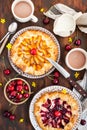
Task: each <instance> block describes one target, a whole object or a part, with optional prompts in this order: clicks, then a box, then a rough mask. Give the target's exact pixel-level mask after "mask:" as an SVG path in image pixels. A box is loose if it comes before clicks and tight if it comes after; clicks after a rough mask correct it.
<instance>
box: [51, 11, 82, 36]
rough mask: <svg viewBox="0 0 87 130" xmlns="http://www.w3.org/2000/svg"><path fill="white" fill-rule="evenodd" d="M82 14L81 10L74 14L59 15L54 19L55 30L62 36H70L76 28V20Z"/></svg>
mask: <svg viewBox="0 0 87 130" xmlns="http://www.w3.org/2000/svg"><path fill="white" fill-rule="evenodd" d="M81 15H82V13H81V12H79V13H76V14H75V15H74V16H72V15H70V14H67V13H64V14H62V15H61V16H59V17H57V18H56V19H55V21H54V27H53V32H54V33H55V34H56V35H59V36H62V37H68V36H70V35H71V34H72V33H74V31H75V28H76V20H77V19H78V18H79V17H80V16H81Z"/></svg>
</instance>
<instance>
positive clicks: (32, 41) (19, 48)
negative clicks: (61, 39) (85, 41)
mask: <svg viewBox="0 0 87 130" xmlns="http://www.w3.org/2000/svg"><path fill="white" fill-rule="evenodd" d="M58 56H59V50H58V45H57V44H56V43H55V41H54V39H53V38H52V37H51V36H50V35H48V34H47V33H45V32H43V31H40V30H33V29H32V30H26V31H25V32H23V33H22V34H20V35H19V36H18V37H17V39H16V40H15V42H14V43H13V45H12V48H11V50H10V58H11V60H12V62H13V63H14V65H16V66H17V67H18V68H19V69H20V70H22V71H23V72H25V73H27V74H31V75H43V74H45V73H46V72H48V71H49V70H50V69H51V68H52V65H51V64H50V63H49V62H48V61H47V59H46V58H51V59H53V60H54V61H57V59H58Z"/></svg>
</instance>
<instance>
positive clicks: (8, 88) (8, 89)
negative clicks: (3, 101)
mask: <svg viewBox="0 0 87 130" xmlns="http://www.w3.org/2000/svg"><path fill="white" fill-rule="evenodd" d="M13 90H14V86H13V85H10V86H8V87H7V90H6V91H7V92H8V91H13Z"/></svg>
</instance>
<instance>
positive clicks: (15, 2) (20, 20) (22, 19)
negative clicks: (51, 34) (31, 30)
mask: <svg viewBox="0 0 87 130" xmlns="http://www.w3.org/2000/svg"><path fill="white" fill-rule="evenodd" d="M20 2H26V3H28V4H29V6H31V9H32V11H31V14H29V16H27V17H24V18H23V17H19V16H17V15H16V14H15V12H14V8H15V6H16V5H17V4H18V3H20ZM23 9H24V8H23ZM24 10H25V9H24ZM11 11H12V14H13V16H14V18H15V19H16V20H17V21H19V22H21V23H25V22H28V21H33V22H37V21H38V18H37V17H36V16H34V15H33V14H34V4H33V2H32V1H31V0H14V2H13V3H12V6H11ZM19 11H20V10H19ZM21 13H22V12H21Z"/></svg>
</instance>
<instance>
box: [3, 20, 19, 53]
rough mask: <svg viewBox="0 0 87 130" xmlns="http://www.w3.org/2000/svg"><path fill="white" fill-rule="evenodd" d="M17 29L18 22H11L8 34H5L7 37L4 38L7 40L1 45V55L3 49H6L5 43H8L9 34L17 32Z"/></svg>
mask: <svg viewBox="0 0 87 130" xmlns="http://www.w3.org/2000/svg"><path fill="white" fill-rule="evenodd" d="M16 29H17V23H16V22H13V23H11V24H10V25H9V27H8V33H7V34H6V35H5V37H4V38H3V39H5V40H4V42H3V43H2V45H1V47H0V55H1V53H2V51H3V49H4V47H5V45H6V43H7V41H8V38H9V36H10V35H11V34H13V33H15V31H16ZM2 41H3V40H2Z"/></svg>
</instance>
